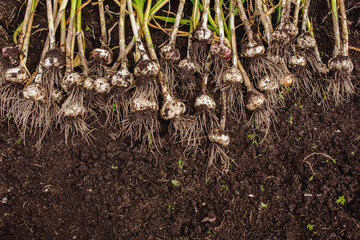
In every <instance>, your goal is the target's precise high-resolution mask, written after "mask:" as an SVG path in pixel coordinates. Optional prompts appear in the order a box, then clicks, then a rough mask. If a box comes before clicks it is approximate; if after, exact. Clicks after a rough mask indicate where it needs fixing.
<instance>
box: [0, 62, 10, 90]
mask: <svg viewBox="0 0 360 240" xmlns="http://www.w3.org/2000/svg"><path fill="white" fill-rule="evenodd" d="M8 68H9V61H8V60H7V59H6V58H5V57H3V56H1V57H0V86H2V85H3V84H4V83H5V79H4V75H5V72H6V70H7V69H8Z"/></svg>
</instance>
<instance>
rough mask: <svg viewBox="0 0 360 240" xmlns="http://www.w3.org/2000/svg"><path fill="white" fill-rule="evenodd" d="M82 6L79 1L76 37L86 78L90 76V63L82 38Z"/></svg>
mask: <svg viewBox="0 0 360 240" xmlns="http://www.w3.org/2000/svg"><path fill="white" fill-rule="evenodd" d="M81 5H82V0H77V9H78V10H77V11H78V12H77V14H76V34H75V35H76V37H77V44H78V51H79V53H78V54H79V56H80V62H81V65H82V66H83V73H84V75H85V76H87V75H88V73H89V66H88V62H87V60H86V58H85V53H84V45H83V36H82V28H81V10H79V9H80V7H81Z"/></svg>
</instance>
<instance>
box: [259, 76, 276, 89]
mask: <svg viewBox="0 0 360 240" xmlns="http://www.w3.org/2000/svg"><path fill="white" fill-rule="evenodd" d="M257 88H258V89H259V90H260V91H261V92H264V91H271V90H276V89H279V83H278V82H277V81H276V80H275V79H272V78H270V77H269V76H268V75H266V76H264V77H262V78H261V79H260V80H259V82H258V84H257Z"/></svg>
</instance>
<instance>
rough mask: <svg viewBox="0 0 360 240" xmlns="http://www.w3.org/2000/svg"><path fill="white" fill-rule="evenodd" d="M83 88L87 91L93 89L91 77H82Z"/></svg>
mask: <svg viewBox="0 0 360 240" xmlns="http://www.w3.org/2000/svg"><path fill="white" fill-rule="evenodd" d="M83 88H84V89H86V90H88V91H91V90H94V79H93V78H91V77H86V78H84V82H83Z"/></svg>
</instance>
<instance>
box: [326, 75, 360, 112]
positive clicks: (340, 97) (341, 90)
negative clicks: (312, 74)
mask: <svg viewBox="0 0 360 240" xmlns="http://www.w3.org/2000/svg"><path fill="white" fill-rule="evenodd" d="M327 92H328V94H330V95H331V96H332V98H333V99H334V102H335V105H336V106H338V105H340V104H341V103H343V102H349V101H350V98H351V96H352V95H353V94H355V87H354V84H353V83H352V76H351V75H350V74H349V73H347V72H343V71H336V72H335V73H334V77H333V78H332V79H329V85H328V88H327Z"/></svg>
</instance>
